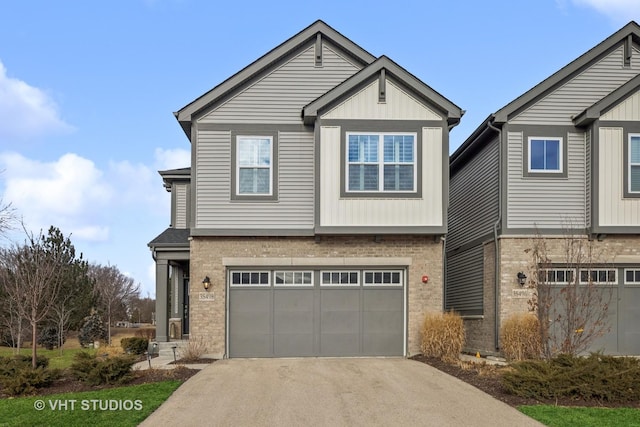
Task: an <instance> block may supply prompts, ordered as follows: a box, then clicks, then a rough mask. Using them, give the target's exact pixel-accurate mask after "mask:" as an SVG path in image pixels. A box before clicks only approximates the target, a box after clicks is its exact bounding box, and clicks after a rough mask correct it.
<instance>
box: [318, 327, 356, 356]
mask: <svg viewBox="0 0 640 427" xmlns="http://www.w3.org/2000/svg"><path fill="white" fill-rule="evenodd" d="M360 354H361V353H360V334H359V333H353V334H348V333H325V332H323V333H321V334H320V355H321V356H357V355H360Z"/></svg>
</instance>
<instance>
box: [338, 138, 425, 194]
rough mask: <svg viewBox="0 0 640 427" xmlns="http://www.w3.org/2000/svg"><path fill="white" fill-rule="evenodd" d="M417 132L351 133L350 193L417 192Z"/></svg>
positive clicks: (348, 149)
mask: <svg viewBox="0 0 640 427" xmlns="http://www.w3.org/2000/svg"><path fill="white" fill-rule="evenodd" d="M415 153H416V135H415V134H387V133H379V134H378V133H376V134H368V133H348V134H347V170H348V173H347V175H348V179H347V191H348V192H415V191H416V162H415V157H416V154H415Z"/></svg>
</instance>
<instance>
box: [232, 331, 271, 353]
mask: <svg viewBox="0 0 640 427" xmlns="http://www.w3.org/2000/svg"><path fill="white" fill-rule="evenodd" d="M229 339H230V340H231V342H233V346H232V347H231V354H230V356H231V357H272V356H273V350H272V345H273V335H271V334H250V333H247V334H245V333H243V334H230V336H229Z"/></svg>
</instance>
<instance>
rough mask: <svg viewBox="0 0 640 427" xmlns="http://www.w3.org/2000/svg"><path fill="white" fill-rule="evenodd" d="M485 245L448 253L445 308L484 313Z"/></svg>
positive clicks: (466, 312)
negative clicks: (451, 253)
mask: <svg viewBox="0 0 640 427" xmlns="http://www.w3.org/2000/svg"><path fill="white" fill-rule="evenodd" d="M483 271H484V246H483V245H482V244H479V245H477V246H474V247H472V248H469V249H467V250H465V251H463V252H459V253H456V254H453V255H447V289H446V295H445V303H444V304H445V310H455V311H456V312H458V313H460V314H462V315H478V314H482V313H483V301H482V300H483V280H484V274H483Z"/></svg>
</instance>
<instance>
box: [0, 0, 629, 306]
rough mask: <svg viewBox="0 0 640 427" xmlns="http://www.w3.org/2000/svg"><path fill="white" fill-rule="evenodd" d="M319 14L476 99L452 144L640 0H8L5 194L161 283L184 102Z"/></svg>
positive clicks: (181, 154)
mask: <svg viewBox="0 0 640 427" xmlns="http://www.w3.org/2000/svg"><path fill="white" fill-rule="evenodd" d="M317 19H322V20H324V21H325V22H326V23H327V24H329V25H331V26H332V27H333V28H335V29H336V30H338V31H339V32H341V33H342V34H343V35H345V36H346V37H348V38H350V39H351V40H352V41H354V42H355V43H357V44H359V45H360V46H362V47H363V48H364V49H366V50H367V51H369V52H370V53H372V54H373V55H375V56H379V55H383V54H384V55H387V56H389V57H390V58H391V59H393V60H394V61H396V62H397V63H398V64H400V65H401V66H403V67H404V68H406V69H407V70H408V71H409V72H411V73H413V74H414V75H415V76H417V77H418V78H420V79H421V80H423V81H424V82H425V83H427V84H428V85H430V86H431V87H432V88H434V89H435V90H437V91H438V92H440V93H441V94H443V95H444V96H446V97H447V98H449V99H450V100H451V101H453V102H454V103H456V104H457V105H459V106H460V107H461V108H463V109H464V110H466V114H465V115H464V117H463V119H462V122H461V124H460V125H459V126H458V127H456V128H455V129H454V130H453V131H452V133H451V151H453V150H455V148H456V147H457V146H458V145H460V143H462V142H463V141H464V140H465V139H466V137H467V136H468V135H469V134H470V133H471V132H472V131H473V130H474V129H475V128H476V127H477V126H478V125H479V124H480V123H481V122H482V120H484V119H485V118H486V117H487V116H488V115H489V114H490V113H492V112H494V111H496V110H498V109H499V108H501V107H502V106H504V105H505V104H507V103H508V102H510V101H511V100H513V99H514V98H516V97H517V96H519V95H520V94H522V93H523V92H525V91H526V90H528V89H530V88H531V87H532V86H534V85H535V84H537V83H539V82H540V81H541V80H543V79H545V78H546V77H548V76H549V75H551V74H552V73H553V72H555V71H557V70H558V69H560V68H561V67H563V66H564V65H566V64H567V63H569V62H570V61H572V60H573V59H575V58H577V57H578V56H579V55H581V54H582V53H584V52H586V51H587V50H588V49H590V48H591V47H593V46H594V45H596V44H597V43H599V42H600V41H602V40H603V39H605V38H606V37H607V36H609V35H610V34H612V33H613V32H615V31H616V30H617V29H619V28H620V27H622V26H623V25H624V24H626V23H627V22H629V21H630V20H636V21H640V0H536V1H518V0H510V1H507V0H486V1H482V2H479V1H475V0H459V1H457V2H443V1H431V0H423V1H406V0H398V1H395V2H382V1H380V2H377V1H371V0H369V1H345V0H341V1H333V0H331V1H323V2H316V3H314V4H311V3H301V2H293V1H271V2H253V1H245V2H217V1H200V0H126V1H125V0H114V1H110V2H87V1H80V0H77V1H71V0H70V1H64V2H51V1H45V0H42V1H29V0H25V1H21V2H17V1H5V2H3V5H2V13H1V14H0V171H3V172H2V173H1V174H0V195H1V197H2V199H3V201H4V202H5V203H7V202H9V203H11V204H12V206H13V207H14V208H15V209H16V211H17V213H18V214H19V215H20V216H22V217H23V219H24V222H25V224H26V225H27V227H28V228H30V229H33V230H38V229H40V228H43V229H46V228H48V226H49V225H56V226H58V227H60V228H61V229H62V231H63V232H64V233H65V234H67V235H68V234H71V235H72V241H73V242H74V244H75V245H76V248H77V249H79V250H80V251H82V252H83V253H84V256H85V258H87V259H89V260H90V261H95V262H99V263H103V264H106V263H110V264H112V265H117V266H118V267H119V268H120V269H121V270H122V271H123V272H125V273H127V274H129V275H131V276H132V277H134V278H135V280H136V281H138V282H140V284H141V288H142V293H143V295H147V294H150V295H152V296H153V295H154V294H155V289H154V286H155V285H154V273H153V271H154V270H153V261H152V258H151V253H150V251H149V249H148V248H147V243H148V242H149V241H150V240H151V239H153V238H154V237H155V236H156V235H157V234H159V233H160V232H161V231H163V230H164V229H165V228H166V227H167V226H168V225H169V221H170V218H169V213H170V211H169V194H168V193H166V192H165V191H164V189H163V187H162V181H161V179H160V177H159V176H158V174H157V173H156V171H157V170H159V169H169V168H177V167H184V166H188V165H189V149H190V144H189V141H188V140H187V139H186V137H185V135H184V133H183V132H182V130H181V128H180V127H179V125H178V123H177V122H176V120H175V119H174V117H173V114H172V112H174V111H177V110H178V109H180V108H181V107H183V106H184V105H186V104H188V103H189V102H191V101H192V100H193V99H195V98H197V97H198V96H200V95H201V94H203V93H204V92H206V91H208V90H209V89H211V88H212V87H214V86H215V85H217V84H219V83H220V82H222V81H223V80H225V79H226V78H228V77H229V76H231V75H232V74H234V73H236V72H237V71H239V70H240V69H241V68H243V67H245V66H246V65H248V64H250V63H251V62H253V61H254V60H255V59H257V58H258V57H260V56H262V55H263V54H265V53H266V52H268V51H269V50H271V49H272V48H274V47H275V46H277V45H278V44H280V43H282V42H283V41H285V40H286V39H288V38H289V37H291V36H293V35H294V34H296V33H297V32H299V31H300V30H302V29H303V28H305V27H307V26H308V25H309V24H311V23H312V22H314V21H315V20H317ZM12 237H13V238H20V237H19V234H18V233H16V234H14V235H13V236H12ZM5 244H6V243H5Z"/></svg>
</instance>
